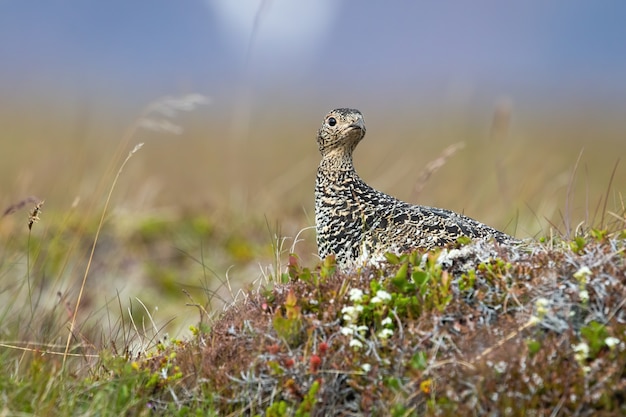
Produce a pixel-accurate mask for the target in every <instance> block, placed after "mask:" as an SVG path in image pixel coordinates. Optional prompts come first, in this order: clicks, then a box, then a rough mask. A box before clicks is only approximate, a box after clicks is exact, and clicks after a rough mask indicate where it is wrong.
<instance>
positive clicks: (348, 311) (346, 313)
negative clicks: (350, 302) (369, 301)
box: [341, 306, 359, 321]
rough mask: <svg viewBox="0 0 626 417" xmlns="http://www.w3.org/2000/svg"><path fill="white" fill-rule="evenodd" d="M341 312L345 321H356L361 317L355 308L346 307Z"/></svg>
mask: <svg viewBox="0 0 626 417" xmlns="http://www.w3.org/2000/svg"><path fill="white" fill-rule="evenodd" d="M341 312H342V313H343V319H344V320H345V321H355V320H356V319H357V318H358V317H359V312H358V311H357V309H356V308H355V307H354V306H345V307H344V308H342V309H341Z"/></svg>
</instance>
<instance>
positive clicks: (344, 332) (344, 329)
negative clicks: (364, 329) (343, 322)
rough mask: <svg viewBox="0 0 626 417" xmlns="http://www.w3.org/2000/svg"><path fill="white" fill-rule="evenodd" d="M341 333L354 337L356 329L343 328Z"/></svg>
mask: <svg viewBox="0 0 626 417" xmlns="http://www.w3.org/2000/svg"><path fill="white" fill-rule="evenodd" d="M339 331H340V332H341V334H342V335H344V336H352V335H353V334H354V328H352V327H342V328H341V330H339Z"/></svg>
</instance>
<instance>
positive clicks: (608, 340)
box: [604, 337, 621, 349]
mask: <svg viewBox="0 0 626 417" xmlns="http://www.w3.org/2000/svg"><path fill="white" fill-rule="evenodd" d="M620 343H621V340H619V339H618V338H617V337H607V338H606V339H604V344H605V345H607V346H608V347H609V349H613V348H614V347H615V346H617V345H619V344H620Z"/></svg>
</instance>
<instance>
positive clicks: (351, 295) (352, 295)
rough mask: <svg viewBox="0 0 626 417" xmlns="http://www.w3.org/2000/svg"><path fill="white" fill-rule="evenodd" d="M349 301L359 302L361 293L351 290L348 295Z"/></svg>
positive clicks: (356, 289)
mask: <svg viewBox="0 0 626 417" xmlns="http://www.w3.org/2000/svg"><path fill="white" fill-rule="evenodd" d="M348 297H349V298H350V301H354V302H359V301H361V300H362V299H363V291H361V290H360V289H359V288H352V289H351V290H350V293H349V294H348Z"/></svg>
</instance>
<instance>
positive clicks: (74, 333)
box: [0, 97, 626, 416]
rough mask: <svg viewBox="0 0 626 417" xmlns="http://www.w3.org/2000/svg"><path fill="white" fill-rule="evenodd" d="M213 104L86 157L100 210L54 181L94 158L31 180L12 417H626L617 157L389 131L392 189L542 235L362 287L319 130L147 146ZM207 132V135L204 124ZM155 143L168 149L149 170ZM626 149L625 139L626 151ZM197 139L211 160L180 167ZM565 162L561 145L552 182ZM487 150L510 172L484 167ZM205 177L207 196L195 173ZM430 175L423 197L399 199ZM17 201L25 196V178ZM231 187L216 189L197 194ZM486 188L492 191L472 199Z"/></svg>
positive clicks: (12, 315) (23, 232)
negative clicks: (318, 206)
mask: <svg viewBox="0 0 626 417" xmlns="http://www.w3.org/2000/svg"><path fill="white" fill-rule="evenodd" d="M191 101H192V102H193V103H195V104H193V105H191V106H192V107H193V106H195V105H196V104H198V101H197V97H196V98H194V100H191ZM189 103H190V101H185V100H183V101H180V100H178V101H177V100H174V99H167V100H163V101H160V102H157V104H153V105H152V106H150V107H149V109H148V110H147V111H146V112H145V113H143V114H142V115H141V116H140V117H139V118H138V119H137V121H135V122H134V123H133V125H132V126H131V128H130V130H129V131H128V133H127V134H126V135H124V136H123V138H122V140H121V141H120V143H119V144H118V147H117V150H116V151H115V152H114V153H113V155H112V156H111V158H110V160H106V161H105V162H107V163H102V159H103V158H102V157H101V156H100V157H99V159H98V158H94V155H92V154H90V153H89V152H87V151H85V154H84V155H83V156H84V158H85V159H90V158H91V160H93V161H94V163H93V166H92V167H93V170H94V172H95V171H97V172H103V173H104V174H102V175H101V179H99V180H98V179H97V178H96V179H94V178H87V179H85V180H84V181H86V182H87V183H88V184H91V185H90V187H91V188H93V189H95V192H94V193H93V195H92V196H90V197H88V198H86V197H84V196H83V197H82V198H79V199H77V198H75V197H76V195H74V194H73V193H74V191H73V190H74V189H80V188H81V185H77V184H76V183H75V182H72V181H71V180H69V181H68V183H67V184H65V185H64V186H63V187H61V186H60V185H58V184H55V181H54V175H53V174H58V178H70V177H71V176H72V175H71V174H72V170H80V167H82V166H83V165H82V164H83V162H81V165H80V166H77V165H71V164H69V165H68V166H67V167H65V168H64V170H63V171H59V172H57V171H54V172H52V171H48V172H43V173H38V174H37V177H40V178H41V182H42V183H41V184H38V183H36V182H30V183H25V184H26V185H25V186H26V187H28V188H30V187H32V188H31V190H32V191H33V193H34V194H36V195H38V196H40V197H41V199H40V198H37V197H30V198H25V199H23V200H22V201H19V199H15V201H13V200H11V201H3V204H4V205H3V206H2V207H6V208H7V209H6V212H5V214H4V215H3V216H2V217H1V218H0V241H1V246H0V248H1V251H0V283H1V285H2V287H1V288H0V298H1V299H2V303H1V305H2V307H0V335H1V336H0V342H1V345H0V364H1V365H2V369H4V370H6V371H5V372H6V377H5V378H2V380H1V381H0V393H1V395H2V398H3V401H2V404H3V405H2V406H0V413H1V414H3V415H179V416H187V415H266V416H287V415H299V416H305V415H329V414H332V413H335V414H337V413H339V414H341V413H343V414H347V415H350V414H374V415H395V416H408V415H466V414H479V415H482V414H488V413H496V414H503V415H529V414H534V415H570V414H571V415H589V414H594V415H601V414H606V415H611V414H612V415H618V414H621V413H624V411H626V410H624V409H623V406H622V403H624V398H623V397H624V392H625V384H626V380H625V378H624V375H623V369H624V367H625V365H626V353H625V352H626V344H625V342H626V333H625V332H626V327H625V325H624V313H623V311H624V309H623V307H624V300H625V299H626V288H625V285H626V281H625V278H624V277H625V276H626V265H625V261H624V252H625V250H626V249H625V248H626V245H625V244H624V243H625V241H626V240H625V239H626V232H624V230H625V229H626V217H625V216H624V213H625V209H624V203H623V200H622V198H621V194H620V193H619V192H618V191H613V190H622V189H623V187H624V185H625V184H624V183H623V179H622V177H623V176H621V175H620V174H619V172H620V166H619V165H616V168H615V169H613V161H610V162H611V166H610V167H606V166H604V165H605V164H606V163H607V161H606V159H607V156H606V151H605V152H601V151H600V150H598V149H591V150H589V149H587V150H585V151H584V152H583V153H580V150H579V149H580V148H578V149H570V147H567V148H566V147H565V146H564V145H563V143H564V142H560V147H559V146H557V145H554V144H551V143H544V144H538V143H535V144H533V146H532V147H531V148H532V152H526V153H525V152H524V151H523V149H524V147H528V145H529V142H528V141H527V142H525V143H523V145H524V146H522V144H520V143H517V142H511V143H508V144H507V143H504V144H505V145H506V146H502V145H503V143H502V141H504V140H505V139H504V136H506V135H505V134H504V133H503V131H502V129H503V127H502V126H508V124H507V123H503V122H502V121H500V120H496V121H494V125H496V127H497V129H496V128H494V129H495V130H497V132H495V133H493V132H492V139H491V142H490V143H489V146H487V147H486V148H487V150H486V153H485V152H483V150H484V149H485V146H483V145H482V144H480V145H479V144H477V143H476V141H474V140H472V139H471V137H470V138H469V139H468V140H467V141H465V142H464V145H459V144H458V140H451V139H452V138H444V139H442V140H443V142H445V143H446V144H447V145H450V146H449V147H447V148H446V145H443V144H440V143H429V142H428V143H420V144H418V145H419V146H416V145H415V144H412V142H411V141H405V142H397V143H395V142H392V143H384V144H381V143H379V142H378V143H377V142H376V140H375V137H376V133H375V130H374V129H373V128H372V127H369V130H368V137H366V139H365V142H364V143H363V146H369V145H365V144H366V143H370V144H371V148H370V149H375V151H374V152H373V154H374V155H375V157H370V156H369V155H368V152H366V150H363V149H362V150H361V151H360V152H359V151H357V155H356V156H355V158H356V165H357V168H358V169H359V170H360V171H361V172H362V175H363V176H364V177H366V178H372V180H371V181H370V182H372V183H373V184H375V185H377V186H378V187H380V188H384V189H385V191H388V192H390V193H393V194H396V195H399V196H400V197H402V198H404V199H406V200H412V199H419V200H420V201H422V200H430V201H432V203H431V202H429V203H428V204H436V205H441V206H446V207H449V208H453V209H457V210H459V211H465V212H466V214H470V215H472V216H474V217H479V218H480V220H484V221H486V222H488V223H490V224H493V225H495V226H498V227H500V228H506V229H507V231H509V232H511V233H513V232H515V233H516V235H517V236H518V237H528V236H530V237H535V238H536V239H535V241H529V242H527V243H526V244H524V245H523V246H521V247H519V248H515V249H508V250H505V249H503V248H500V249H497V248H493V247H491V246H489V245H480V244H478V245H477V244H467V242H459V244H458V245H456V246H455V247H450V248H447V249H446V250H442V251H433V252H429V253H422V252H419V251H417V252H413V253H409V254H404V255H402V256H398V255H389V257H388V259H387V262H386V263H384V264H382V265H380V266H378V267H364V268H362V269H361V270H358V271H355V272H353V273H349V274H346V273H343V272H341V271H338V270H337V268H336V266H335V264H334V262H333V260H332V259H327V260H325V261H324V262H319V261H318V260H316V259H315V256H313V255H312V254H313V253H314V252H315V244H314V231H312V230H310V229H309V230H307V229H306V227H310V226H311V225H312V217H311V213H312V212H311V206H312V191H311V190H312V181H313V175H314V174H313V172H314V169H315V158H311V160H309V159H307V158H308V157H307V156H306V155H307V154H310V152H315V146H314V142H313V139H312V140H311V141H309V143H301V144H295V145H294V146H293V148H292V149H289V150H288V152H285V154H284V155H283V154H282V153H281V152H284V151H281V149H283V148H284V147H282V146H279V144H278V143H274V142H270V143H272V146H275V147H271V146H270V147H269V150H268V147H263V148H256V146H257V144H254V143H250V144H249V145H250V146H249V149H244V148H247V147H244V148H241V149H239V150H240V151H242V152H243V153H242V154H241V155H239V154H237V152H234V154H237V155H239V156H237V157H236V158H240V159H239V160H238V159H228V160H227V161H223V160H220V152H221V151H224V152H225V153H228V152H229V151H227V150H225V149H223V148H214V147H210V149H203V148H204V147H206V146H207V145H206V144H203V143H202V142H201V140H200V139H193V138H195V136H192V140H191V142H190V143H186V144H185V146H182V147H181V145H180V142H177V143H174V145H175V146H173V147H169V144H166V145H163V147H164V148H166V152H164V153H163V154H158V153H155V152H156V151H155V149H154V148H155V147H156V146H155V143H156V142H154V141H158V140H160V139H158V135H161V134H162V133H163V132H157V133H156V135H157V137H153V136H149V137H143V136H142V135H148V133H146V130H144V129H145V128H150V129H152V128H157V129H165V130H167V131H168V132H169V133H172V132H173V133H180V129H179V127H178V123H179V122H176V123H174V119H173V118H172V117H171V116H172V112H173V111H182V110H186V109H187V108H188V107H189V106H188V105H189ZM179 117H182V116H181V115H179ZM498 117H503V116H501V115H500V116H498V115H496V119H497V118H498ZM374 125H375V124H374ZM189 126H190V127H189V129H190V130H191V131H192V132H193V130H194V126H195V125H194V122H193V120H191V121H189ZM140 127H141V129H139V128H140ZM315 128H316V126H315V125H314V126H313V129H315ZM138 129H139V130H138ZM290 129H291V128H290V127H289V126H287V127H286V128H285V130H286V131H287V134H289V131H290ZM294 131H299V130H298V129H295V128H294ZM469 131H470V132H471V131H472V129H469ZM196 134H197V133H196ZM294 134H295V133H294ZM508 134H509V136H511V135H514V133H511V132H509V133H508ZM184 135H185V133H183V136H184ZM268 135H269V134H268ZM298 135H299V136H298V137H300V136H302V135H301V133H298ZM200 136H204V135H199V137H200ZM392 136H393V135H392ZM311 137H312V135H311ZM146 139H151V140H153V142H147V141H146ZM279 139H280V140H282V141H284V140H285V139H284V138H279ZM448 139H450V140H448ZM139 140H141V141H146V143H147V144H146V146H144V148H143V149H142V150H141V151H140V152H138V153H137V154H136V155H135V156H133V157H132V159H130V156H131V155H132V143H133V142H135V141H139ZM168 140H169V139H168ZM268 140H269V139H268ZM506 140H510V138H509V139H506ZM210 143H211V144H213V142H210ZM453 143H454V144H455V145H451V144H453ZM540 145H541V146H543V147H542V148H541V151H538V148H537V147H539V146H540ZM98 146H100V145H98ZM616 146H617V145H607V147H609V148H610V149H608V150H610V151H611V153H612V154H616V153H617V152H616V150H615V149H613V148H614V147H616ZM185 147H187V148H188V149H186V151H187V152H192V153H193V154H196V155H202V156H201V157H199V158H198V159H196V160H194V161H195V162H194V163H189V164H185V165H186V166H185V168H187V169H188V170H189V171H191V173H188V172H181V173H179V174H178V176H176V174H175V173H176V171H175V170H174V171H173V170H172V168H176V169H177V170H178V171H180V169H181V164H180V161H181V160H185V158H183V157H182V155H184V153H183V151H185V149H180V148H185ZM551 147H555V149H556V150H558V151H559V153H555V154H554V155H553V159H552V160H551V161H550V165H549V166H545V167H543V168H542V169H543V170H542V169H539V168H538V166H540V164H539V165H535V164H537V163H538V162H537V159H539V160H540V161H539V162H541V155H543V154H545V153H548V152H549V151H550V149H551ZM611 147H612V148H611ZM492 148H493V149H492ZM174 149H176V151H175V152H174ZM215 149H217V150H215ZM301 149H302V150H304V149H306V152H305V151H302V152H300V150H301ZM364 149H365V148H364ZM398 149H401V150H402V151H403V152H398ZM201 151H202V152H201ZM50 152H53V150H52V149H51V150H50ZM101 152H102V150H101V149H99V150H98V152H95V154H99V153H101ZM128 152H131V154H128ZM466 153H467V154H466ZM18 154H19V152H18ZM464 154H465V155H473V156H472V157H470V158H468V157H466V156H463V155H464ZM125 155H128V157H127V158H126V160H124V157H125ZM205 155H206V158H205ZM298 155H300V156H298ZM428 155H430V159H433V158H436V157H437V155H439V158H438V159H434V160H433V162H432V163H430V164H426V163H424V164H423V165H424V166H425V167H426V168H425V169H423V170H420V168H419V166H416V167H415V168H413V166H414V165H415V164H412V163H410V162H409V161H415V160H416V159H418V160H422V161H426V162H427V161H428V160H429V159H428ZM529 155H533V158H534V159H529ZM568 155H569V156H568ZM52 157H54V154H53V155H52ZM478 157H480V158H481V159H480V160H485V159H486V160H491V161H494V160H495V161H498V163H497V164H493V165H490V166H485V165H486V164H476V163H470V162H471V161H472V160H475V159H476V158H478ZM577 157H578V162H577ZM33 158H35V159H36V158H37V156H36V155H35V156H33ZM559 158H562V159H559ZM568 158H569V160H568ZM104 159H106V158H104ZM221 159H224V158H221ZM203 161H206V162H203ZM264 161H265V162H264ZM267 161H271V162H267ZM394 161H395V162H394ZM503 161H506V162H507V163H503ZM564 161H566V162H564ZM390 162H394V163H392V164H389V163H390ZM228 163H231V164H234V165H236V166H246V169H245V170H243V171H242V172H241V176H240V177H237V178H236V181H237V182H238V183H237V184H235V185H236V187H235V188H237V191H236V192H235V193H229V192H227V191H226V190H225V189H226V188H228V187H229V182H228V180H224V178H223V176H222V178H219V180H218V178H217V177H218V176H219V173H220V172H227V171H228V172H231V171H229V170H232V167H226V164H228ZM300 163H302V164H303V165H301V164H300ZM281 164H282V165H281ZM377 164H378V165H377ZM380 164H382V165H380ZM308 165H311V167H310V168H311V170H310V172H309V169H308V168H307V169H305V168H303V166H304V167H308ZM33 166H35V167H37V166H38V165H37V164H34V165H33ZM385 166H391V168H385ZM406 166H408V167H409V168H406V169H405V168H404V167H406ZM150 167H153V168H152V169H150ZM361 167H363V169H361ZM398 167H401V168H402V169H401V170H400V168H398ZM122 168H123V170H122ZM1 169H4V170H6V169H8V168H7V167H6V166H5V167H3V168H1ZM15 170H16V172H17V171H18V169H17V168H15ZM33 170H34V171H37V170H38V168H34V169H33ZM155 170H156V172H158V174H159V175H161V174H162V175H164V177H161V178H159V179H158V180H156V181H155V182H156V184H157V185H154V184H155V182H150V181H146V183H145V184H144V185H143V186H141V187H139V188H140V192H139V193H137V192H131V190H132V189H133V188H136V184H132V185H131V183H136V181H137V180H138V179H139V180H144V179H147V178H150V176H154V175H157V174H155ZM368 170H369V171H368ZM66 171H69V172H66ZM494 171H496V172H498V173H499V174H498V180H497V181H496V180H495V179H494V174H493V172H494ZM37 172H38V171H37ZM150 172H152V174H149V173H150ZM598 172H599V174H598ZM46 173H47V174H48V175H45V174H46ZM522 173H525V174H522ZM555 173H557V174H558V175H556V174H555ZM76 174H77V175H76V176H78V175H80V172H78V173H76ZM252 174H254V175H252ZM553 174H555V175H553ZM592 174H593V175H592ZM92 175H93V174H92ZM549 175H553V178H551V179H549V180H546V178H547V177H548V176H549ZM195 177H198V178H200V179H201V181H200V182H196V181H195V179H193V180H190V181H189V183H188V182H187V180H188V179H189V178H195ZM253 177H255V178H253ZM407 177H409V178H413V179H414V180H415V182H414V184H413V187H412V188H405V189H402V188H400V187H399V186H398V185H394V184H400V183H406V180H405V179H406V178H407ZM3 178H6V176H5V177H3ZM478 178H484V179H485V182H480V181H478V180H477V179H478ZM521 178H524V179H523V180H520V179H521ZM400 179H402V180H401V181H400ZM309 180H310V181H309ZM542 180H543V183H542ZM220 181H221V182H222V184H221V185H218V183H219V182H220ZM233 181H235V179H233ZM478 182H479V183H481V184H483V186H482V187H478V188H476V187H473V186H471V184H475V183H478ZM309 183H310V184H309ZM167 184H185V186H184V187H181V189H177V190H176V192H173V193H171V196H170V198H172V200H170V201H168V200H167V198H164V197H163V195H160V194H163V193H161V192H159V191H158V190H159V187H161V188H160V189H161V190H163V187H165V186H166V185H167ZM225 184H226V185H225ZM260 184H267V187H261V186H260ZM440 184H446V186H445V187H443V186H441V185H440ZM92 185H93V186H92ZM214 185H215V187H214ZM230 185H233V184H230ZM305 185H306V186H305ZM23 186H24V185H23ZM142 187H143V188H142ZM152 187H156V190H157V191H154V190H153V189H152ZM7 189H10V190H13V192H14V193H17V188H16V186H15V185H14V184H12V185H10V186H9V187H8V188H7ZM207 189H208V190H212V194H210V195H209V194H207V195H208V196H209V197H206V196H205V197H203V198H201V199H200V200H194V196H196V194H197V192H196V191H197V190H200V191H199V192H205V190H207ZM256 189H259V190H261V191H258V192H254V190H256ZM463 189H469V190H472V192H473V193H474V194H473V195H471V196H469V197H467V199H463V197H465V196H467V195H468V194H467V192H463ZM607 189H608V190H607ZM42 190H47V191H45V192H44V193H42ZM529 190H532V191H529ZM403 193H404V195H403ZM535 193H536V194H535ZM29 194H30V193H25V195H29ZM44 194H45V195H44ZM140 195H141V196H140ZM157 195H158V196H157ZM539 195H542V196H539ZM142 196H143V197H142ZM151 196H152V197H151ZM184 196H186V197H184ZM189 196H192V197H191V198H190V197H189ZM4 198H6V197H4ZM43 198H45V200H46V202H45V204H43ZM203 199H204V200H203ZM555 200H560V201H561V203H558V202H555ZM16 201H17V202H16ZM173 201H177V202H179V203H180V204H179V208H178V209H176V210H173V209H171V208H170V207H171V205H172V202H173ZM198 201H201V202H200V203H199V202H198ZM302 201H306V202H307V203H306V206H305V207H304V209H303V208H302V204H303V203H302ZM522 202H525V203H526V204H527V205H528V206H529V207H532V210H531V209H524V210H522V208H523V207H524V203H522ZM559 204H560V205H559ZM560 207H563V208H562V209H561V208H560ZM151 208H152V209H151ZM156 208H158V209H156ZM516 208H517V209H518V210H519V212H518V213H515V209H516ZM464 209H465V210H464ZM267 213H273V214H272V215H271V216H268V214H267ZM476 213H483V215H482V216H477V215H476ZM276 218H278V219H280V220H279V221H275V219H276ZM36 220H38V222H37V221H36ZM507 225H508V226H507ZM538 225H539V227H538ZM299 232H300V233H299ZM291 237H293V238H291ZM170 335H174V336H170Z"/></svg>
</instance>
